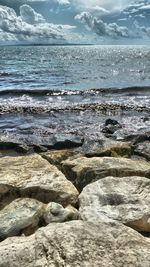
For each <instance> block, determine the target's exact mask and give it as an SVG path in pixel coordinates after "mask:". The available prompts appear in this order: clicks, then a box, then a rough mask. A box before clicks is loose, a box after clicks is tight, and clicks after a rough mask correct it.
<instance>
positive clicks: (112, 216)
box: [79, 176, 150, 233]
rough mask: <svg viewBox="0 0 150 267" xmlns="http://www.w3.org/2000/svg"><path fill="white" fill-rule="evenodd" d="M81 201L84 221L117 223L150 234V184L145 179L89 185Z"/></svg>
mask: <svg viewBox="0 0 150 267" xmlns="http://www.w3.org/2000/svg"><path fill="white" fill-rule="evenodd" d="M79 201H80V209H79V211H80V214H81V218H82V219H83V220H87V221H93V222H101V221H104V222H109V221H114V220H116V221H118V222H120V223H123V224H125V225H128V226H130V227H132V228H134V229H135V230H137V231H139V232H146V233H150V180H149V179H147V178H145V177H136V176H133V177H122V178H118V177H106V178H104V179H101V180H98V181H96V182H95V183H92V184H89V185H87V186H86V187H85V188H84V189H83V191H82V193H81V194H80V197H79Z"/></svg>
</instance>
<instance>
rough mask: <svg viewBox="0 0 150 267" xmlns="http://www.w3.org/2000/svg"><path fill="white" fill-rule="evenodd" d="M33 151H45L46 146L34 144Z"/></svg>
mask: <svg viewBox="0 0 150 267" xmlns="http://www.w3.org/2000/svg"><path fill="white" fill-rule="evenodd" d="M34 151H35V152H36V153H40V152H47V151H48V148H47V147H46V146H40V145H39V146H34Z"/></svg>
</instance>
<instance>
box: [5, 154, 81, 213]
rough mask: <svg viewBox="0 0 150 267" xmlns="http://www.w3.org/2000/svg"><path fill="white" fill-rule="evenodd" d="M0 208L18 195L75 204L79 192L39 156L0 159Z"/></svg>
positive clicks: (63, 203) (47, 201)
mask: <svg viewBox="0 0 150 267" xmlns="http://www.w3.org/2000/svg"><path fill="white" fill-rule="evenodd" d="M0 170H1V171H0V208H3V207H4V206H5V205H6V204H8V203H10V201H12V200H13V199H15V198H17V197H20V196H21V197H31V198H35V199H37V200H39V201H42V202H44V203H49V202H58V203H60V204H62V205H64V206H67V205H68V204H73V205H75V204H76V203H77V200H78V191H77V189H76V188H75V187H74V185H73V184H72V183H71V182H70V181H68V180H67V179H66V177H65V176H64V175H63V173H62V172H60V171H59V170H58V169H57V168H56V167H55V166H53V165H51V164H50V163H48V162H47V161H46V160H45V159H43V158H42V157H41V156H40V155H37V154H31V155H28V156H18V157H9V156H6V157H2V158H0Z"/></svg>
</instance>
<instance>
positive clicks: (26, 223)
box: [0, 198, 79, 240]
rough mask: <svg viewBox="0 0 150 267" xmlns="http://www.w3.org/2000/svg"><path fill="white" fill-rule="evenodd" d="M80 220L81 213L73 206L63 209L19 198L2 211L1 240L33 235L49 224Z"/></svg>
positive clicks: (0, 221)
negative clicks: (39, 228) (21, 235)
mask: <svg viewBox="0 0 150 267" xmlns="http://www.w3.org/2000/svg"><path fill="white" fill-rule="evenodd" d="M78 219H79V212H78V211H77V210H76V209H75V208H74V207H72V206H71V205H69V206H67V207H66V208H63V206H62V205H60V204H58V203H54V202H50V203H48V204H44V203H42V202H39V201H38V200H35V199H31V198H18V199H16V200H14V201H12V202H11V203H10V204H9V205H8V206H6V207H5V208H4V209H2V210H1V211H0V240H3V239H5V238H7V237H10V236H15V235H20V234H21V233H24V234H25V235H31V234H32V233H34V232H35V230H37V228H38V227H40V226H42V225H43V226H44V225H47V224H49V223H53V222H65V221H69V220H78Z"/></svg>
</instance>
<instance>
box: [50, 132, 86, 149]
mask: <svg viewBox="0 0 150 267" xmlns="http://www.w3.org/2000/svg"><path fill="white" fill-rule="evenodd" d="M83 141H84V139H83V138H81V137H79V136H76V135H71V134H57V135H54V136H53V139H52V142H53V147H54V148H55V149H63V148H72V147H79V146H82V144H83Z"/></svg>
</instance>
